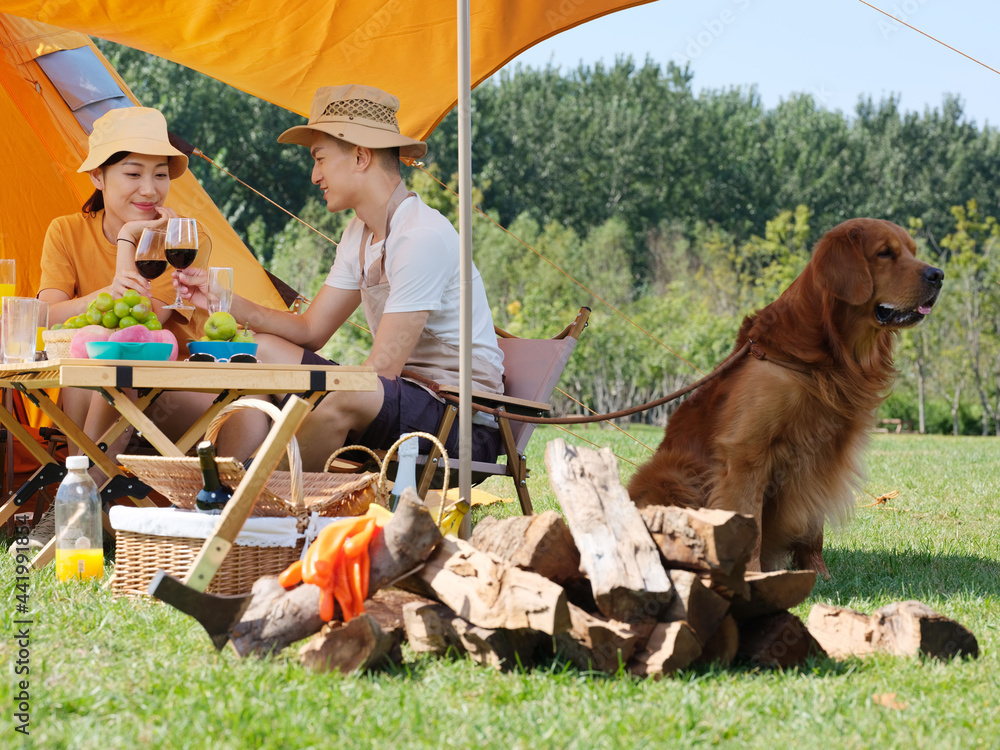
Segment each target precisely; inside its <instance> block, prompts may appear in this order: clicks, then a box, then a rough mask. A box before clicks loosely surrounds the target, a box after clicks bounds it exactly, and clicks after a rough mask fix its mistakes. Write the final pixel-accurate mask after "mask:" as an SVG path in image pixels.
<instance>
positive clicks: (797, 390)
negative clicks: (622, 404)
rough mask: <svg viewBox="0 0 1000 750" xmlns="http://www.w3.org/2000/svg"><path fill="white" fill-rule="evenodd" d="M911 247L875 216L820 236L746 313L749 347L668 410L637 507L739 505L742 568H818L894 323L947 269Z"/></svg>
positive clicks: (871, 410) (852, 473) (925, 303)
mask: <svg viewBox="0 0 1000 750" xmlns="http://www.w3.org/2000/svg"><path fill="white" fill-rule="evenodd" d="M915 249H916V246H915V244H914V242H913V239H912V238H911V237H910V235H909V234H908V233H907V232H906V231H905V230H903V229H902V228H901V227H899V226H897V225H895V224H893V223H891V222H888V221H883V220H879V219H852V220H850V221H846V222H844V223H843V224H840V225H839V226H837V227H835V228H834V229H832V230H831V231H830V232H829V233H827V234H826V235H825V236H824V237H823V238H822V239H821V240H820V241H819V242H818V243H817V244H816V248H815V250H814V252H813V255H812V258H811V259H810V261H809V263H808V264H807V265H806V267H805V269H804V270H803V271H802V273H801V274H800V275H799V277H798V278H797V279H796V280H795V281H794V282H792V284H791V285H790V286H789V287H788V289H786V290H785V292H784V293H783V294H782V295H781V296H780V297H778V299H777V300H775V301H774V302H772V303H771V304H770V305H768V306H767V307H765V308H763V309H762V310H760V311H758V312H757V313H755V314H753V315H749V316H748V317H747V318H745V319H744V321H743V325H742V327H741V328H740V332H739V335H738V337H737V340H736V347H735V349H734V352H735V351H738V350H739V349H740V348H741V347H743V345H744V344H746V343H748V342H749V343H751V351H750V352H749V353H747V354H745V355H743V356H742V357H741V358H740V359H739V360H738V361H736V362H734V363H733V364H732V366H731V367H729V368H728V369H726V370H725V371H724V372H723V373H722V374H721V375H720V376H719V377H717V378H715V379H713V380H711V381H709V382H708V383H706V384H705V385H704V386H702V387H701V388H699V389H698V390H697V391H695V393H694V394H693V395H692V396H691V397H690V398H688V399H687V400H686V401H684V402H683V403H682V404H681V405H680V406H679V407H678V408H677V410H676V411H675V412H674V413H673V415H672V416H671V417H670V420H669V422H668V424H667V429H666V434H665V436H664V438H663V442H662V443H661V444H660V446H659V448H658V449H657V451H656V453H655V454H654V455H653V457H652V458H651V459H650V460H649V462H647V463H646V464H644V465H643V466H641V467H640V468H639V469H638V471H637V472H636V473H635V475H634V476H633V477H632V479H631V481H630V482H629V486H628V491H629V494H630V495H631V497H632V499H633V500H634V501H635V503H636V505H638V506H639V507H643V506H646V505H682V506H688V507H704V508H720V509H723V510H730V511H736V512H739V513H744V514H746V515H749V516H752V517H753V518H754V519H756V521H757V528H758V530H759V534H758V539H757V546H756V550H755V552H754V555H753V557H752V558H751V560H750V562H749V564H748V566H747V568H748V569H749V570H776V569H779V568H781V567H785V566H786V565H788V564H789V563H792V564H794V565H795V566H796V567H798V568H803V569H806V568H812V569H814V570H816V571H817V572H818V573H820V574H822V575H824V576H827V577H829V574H828V572H827V569H826V564H825V562H824V561H823V526H824V523H825V522H826V521H831V522H843V521H846V520H847V519H848V518H849V517H850V515H851V512H852V510H853V507H854V496H853V489H854V488H855V487H856V486H858V484H859V483H860V481H861V465H860V459H861V454H862V451H863V450H864V448H865V445H866V443H867V439H868V435H869V431H870V430H871V429H872V427H873V426H874V414H875V410H876V408H877V407H878V405H879V404H880V403H881V402H882V400H883V399H884V398H885V397H886V395H887V393H888V391H889V389H890V386H891V385H892V382H893V379H894V376H895V369H894V368H893V361H892V350H893V344H894V342H895V339H896V338H897V331H899V330H900V329H902V328H908V327H910V326H913V325H916V324H917V323H919V322H920V321H921V320H923V318H924V316H926V315H927V314H928V313H930V311H931V307H932V306H933V305H934V302H935V301H936V300H937V296H938V293H939V292H940V290H941V282H942V280H943V278H944V273H943V272H942V271H941V270H940V269H939V268H934V267H933V266H931V265H928V264H927V263H924V262H922V261H919V260H917V259H916V257H915V256H914V251H915Z"/></svg>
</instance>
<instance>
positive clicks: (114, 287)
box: [107, 269, 153, 299]
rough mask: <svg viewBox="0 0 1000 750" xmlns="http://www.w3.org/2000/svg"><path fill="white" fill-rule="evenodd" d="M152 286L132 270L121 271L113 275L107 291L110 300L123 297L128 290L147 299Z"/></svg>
mask: <svg viewBox="0 0 1000 750" xmlns="http://www.w3.org/2000/svg"><path fill="white" fill-rule="evenodd" d="M152 286H153V285H152V282H150V281H149V280H148V279H146V278H145V277H143V276H142V275H141V274H140V273H139V272H138V271H136V270H134V269H133V270H123V271H118V272H117V273H116V274H115V278H114V280H113V281H112V282H111V285H110V286H109V287H108V288H107V291H108V293H109V294H110V295H111V298H112V299H120V298H121V297H123V296H125V292H127V291H128V290H129V289H135V290H136V291H137V292H139V294H141V295H143V296H144V297H148V296H149V292H150V289H151V288H152Z"/></svg>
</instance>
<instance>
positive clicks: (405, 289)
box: [326, 196, 503, 372]
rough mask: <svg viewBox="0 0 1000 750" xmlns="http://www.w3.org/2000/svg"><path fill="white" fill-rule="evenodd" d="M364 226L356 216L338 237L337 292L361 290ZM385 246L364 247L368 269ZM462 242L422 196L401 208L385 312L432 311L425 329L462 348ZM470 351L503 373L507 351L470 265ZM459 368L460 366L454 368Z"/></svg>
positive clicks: (333, 280) (394, 227)
mask: <svg viewBox="0 0 1000 750" xmlns="http://www.w3.org/2000/svg"><path fill="white" fill-rule="evenodd" d="M364 226H365V225H364V222H362V221H361V220H360V219H358V218H357V217H355V218H354V219H353V220H352V221H351V223H350V224H348V225H347V229H345V230H344V234H343V236H342V237H341V238H340V245H339V246H338V250H337V257H336V259H335V260H334V263H333V267H332V268H331V269H330V273H329V275H328V276H327V277H326V284H327V285H328V286H332V287H334V288H336V289H348V290H351V291H355V290H358V289H360V288H361V268H360V266H359V264H358V247H359V245H360V244H361V236H362V233H363V231H364ZM383 245H384V243H383V242H376V243H371V242H370V240H369V244H368V246H367V247H366V248H365V268H366V270H367V269H368V268H372V267H373V266H374V267H375V268H377V267H378V264H379V262H380V260H381V258H382V253H383ZM459 256H460V248H459V238H458V232H456V231H455V227H453V226H452V225H451V222H450V221H448V220H447V219H446V218H445V217H444V216H442V215H441V213H440V212H438V211H437V210H435V209H433V208H430V207H429V206H427V205H425V204H424V202H423V201H421V200H420V198H419V196H411V197H409V198H407V199H406V200H404V201H403V202H402V203H400V204H399V208H397V209H396V213H395V214H393V217H392V222H391V223H390V225H389V254H388V255H387V256H386V259H385V273H386V278H387V280H388V282H389V298H388V300H387V301H386V303H385V312H386V313H400V312H418V311H422V310H428V311H429V313H430V314H429V315H428V317H427V324H426V326H425V327H426V328H427V330H428V331H430V332H431V333H432V334H434V335H435V336H437V337H438V338H439V339H441V340H442V341H445V342H447V343H449V344H452V345H453V346H456V347H458V346H459V322H460V314H459V298H460V294H461V291H460V290H461V278H460V270H459ZM471 286H472V350H473V354H474V355H475V356H476V357H479V358H481V359H483V360H485V361H487V362H490V363H491V364H493V365H495V366H496V367H497V368H499V369H500V370H501V372H502V371H503V352H502V351H500V347H498V346H497V337H496V332H495V331H494V329H493V314H492V312H491V311H490V306H489V302H488V301H487V299H486V287H485V286H484V285H483V279H482V277H481V276H480V275H479V270H478V269H477V268H476V267H475V265H473V267H472V285H471ZM456 366H457V365H456Z"/></svg>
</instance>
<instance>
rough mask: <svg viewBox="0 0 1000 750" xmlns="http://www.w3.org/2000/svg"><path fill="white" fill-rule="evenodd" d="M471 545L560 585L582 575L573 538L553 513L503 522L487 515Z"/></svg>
mask: <svg viewBox="0 0 1000 750" xmlns="http://www.w3.org/2000/svg"><path fill="white" fill-rule="evenodd" d="M469 544H471V545H472V546H473V547H475V548H476V549H478V550H480V551H482V552H489V553H490V554H492V555H496V556H497V557H499V558H500V559H501V560H506V561H507V562H509V563H511V564H513V565H516V566H518V567H519V568H524V569H525V570H533V571H534V572H536V573H538V574H539V575H542V576H545V577H546V578H548V579H549V580H550V581H555V582H556V583H558V584H563V583H566V582H567V581H573V580H578V579H580V578H581V577H582V576H583V573H582V572H581V571H580V551H579V550H578V549H577V548H576V544H575V543H574V542H573V535H572V534H571V533H570V531H569V527H568V526H567V525H566V522H565V521H564V520H563V519H562V517H561V516H560V515H559V514H558V513H556V512H555V511H554V510H547V511H545V512H544V513H541V514H539V515H532V516H514V517H512V518H504V519H502V520H500V519H497V518H494V517H493V516H486V517H485V518H484V519H483V520H481V521H480V522H479V523H478V524H476V528H475V529H474V530H473V532H472V537H471V538H470V539H469Z"/></svg>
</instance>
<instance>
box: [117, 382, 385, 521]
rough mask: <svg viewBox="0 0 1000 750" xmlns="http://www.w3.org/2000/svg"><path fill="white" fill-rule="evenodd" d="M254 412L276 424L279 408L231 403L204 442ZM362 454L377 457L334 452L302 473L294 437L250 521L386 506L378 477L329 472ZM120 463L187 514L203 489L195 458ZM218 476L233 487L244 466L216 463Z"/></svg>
mask: <svg viewBox="0 0 1000 750" xmlns="http://www.w3.org/2000/svg"><path fill="white" fill-rule="evenodd" d="M247 409H256V410H258V411H263V412H264V413H265V414H267V415H268V416H270V417H271V419H277V417H278V415H279V414H280V412H279V410H278V408H277V407H276V406H274V404H272V403H270V402H269V401H259V400H256V399H248V400H240V401H234V402H233V403H231V404H229V405H228V406H227V407H226V408H225V409H223V410H222V411H221V412H219V414H218V415H217V416H216V417H215V419H214V420H212V422H211V423H210V424H209V426H208V430H207V431H206V432H205V439H206V440H211V441H213V442H214V441H215V439H216V438H217V437H218V434H219V430H220V429H221V428H222V425H223V423H224V422H225V421H226V419H227V418H228V417H229V416H230V415H231V414H233V413H235V412H237V411H242V410H247ZM346 450H363V451H368V452H369V453H371V454H372V455H373V456H375V459H376V461H378V460H379V458H378V456H377V455H376V454H375V453H374V452H372V451H371V450H369V449H368V448H365V447H364V446H347V447H345V448H341V449H340V450H338V451H337V452H335V453H334V454H333V455H332V456H330V458H329V459H328V460H327V462H326V466H325V467H324V470H323V471H322V472H303V471H302V460H301V458H300V456H299V448H298V442H297V441H296V439H295V438H294V437H293V438H292V439H291V440H290V441H289V443H288V446H287V448H286V455H287V456H288V465H289V470H288V471H275V472H273V473H272V474H271V476H270V477H269V478H268V480H267V482H266V483H265V485H264V489H263V490H262V491H261V493H260V495H259V496H258V497H257V502H256V503H255V505H254V509H253V512H252V513H251V515H253V516H277V517H284V516H295V517H296V518H299V519H300V520H303V521H305V520H307V519H308V517H309V515H311V514H312V513H317V514H319V515H321V516H330V517H333V516H358V515H361V514H363V513H364V512H365V511H367V510H368V506H369V505H371V504H372V503H373V502H374V503H378V504H379V505H383V506H384V505H386V502H387V497H388V492H387V490H386V489H385V483H384V480H380V477H379V474H377V473H374V472H366V473H363V474H339V473H331V472H329V471H328V469H329V468H330V466H331V465H332V464H333V462H334V460H335V459H336V458H337V456H339V455H340V453H342V452H344V451H346ZM118 460H119V462H121V464H122V465H123V466H124V467H125V468H126V469H128V470H129V471H131V472H132V473H133V474H134V475H135V476H136V477H138V478H139V479H141V480H142V481H143V482H145V483H146V484H148V485H149V486H150V487H152V488H153V489H155V490H156V491H157V492H159V493H160V494H162V495H163V496H164V497H166V498H167V499H168V500H170V502H171V503H172V504H173V505H174V506H175V507H178V508H184V509H188V510H191V509H193V508H194V507H195V498H196V497H197V496H198V491H199V490H200V489H201V487H202V477H201V467H200V465H199V463H198V459H197V458H196V457H189V456H185V457H183V458H170V457H163V456H126V455H122V456H118ZM217 463H218V466H219V477H220V479H221V480H222V481H223V483H224V484H227V485H228V486H230V487H236V485H238V484H239V483H240V481H241V480H242V479H243V476H244V474H245V473H246V472H245V471H244V468H243V465H242V464H241V463H239V462H238V461H236V460H234V459H232V458H220V459H218V462H217Z"/></svg>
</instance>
